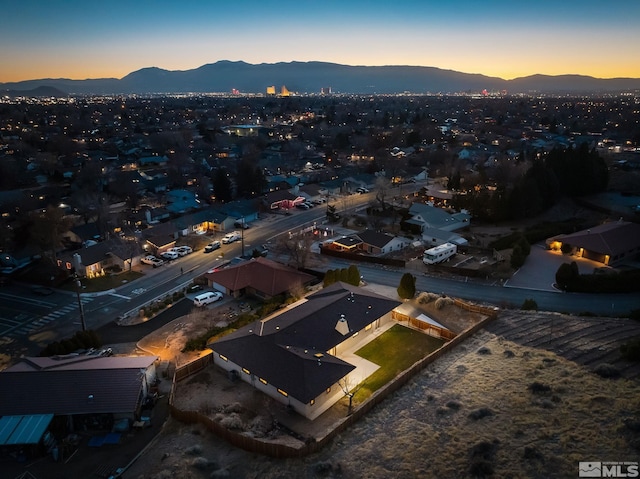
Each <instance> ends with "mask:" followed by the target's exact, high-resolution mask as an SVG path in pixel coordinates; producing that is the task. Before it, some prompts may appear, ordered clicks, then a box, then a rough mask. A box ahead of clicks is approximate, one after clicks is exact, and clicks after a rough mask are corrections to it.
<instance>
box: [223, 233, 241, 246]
mask: <svg viewBox="0 0 640 479" xmlns="http://www.w3.org/2000/svg"><path fill="white" fill-rule="evenodd" d="M239 239H240V233H238V232H237V231H234V232H233V233H227V234H226V235H224V237H223V238H222V244H229V243H233V242H234V241H238V240H239Z"/></svg>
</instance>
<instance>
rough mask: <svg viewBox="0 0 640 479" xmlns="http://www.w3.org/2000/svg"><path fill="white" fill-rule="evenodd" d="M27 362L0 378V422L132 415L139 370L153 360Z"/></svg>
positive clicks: (139, 387) (85, 358) (81, 358)
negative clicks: (62, 416) (51, 416)
mask: <svg viewBox="0 0 640 479" xmlns="http://www.w3.org/2000/svg"><path fill="white" fill-rule="evenodd" d="M27 359H28V360H27V361H25V362H22V363H18V364H16V365H15V366H13V367H11V368H8V369H6V370H5V371H3V372H1V373H0V391H3V393H2V394H0V416H15V415H25V414H56V415H60V414H90V413H118V412H119V413H132V412H135V411H136V408H137V405H138V401H139V399H140V392H141V390H142V381H143V378H142V374H141V370H142V371H144V370H146V368H148V367H149V366H150V365H151V364H153V362H154V361H155V360H156V359H157V358H156V357H155V356H147V357H142V358H114V357H91V356H77V357H76V358H72V359H69V360H61V361H60V364H59V366H56V363H55V361H56V360H55V359H52V358H27ZM128 359H131V360H130V361H128ZM29 360H33V361H29ZM40 360H42V361H40ZM7 392H10V393H7Z"/></svg>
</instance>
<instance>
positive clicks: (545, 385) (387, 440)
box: [124, 310, 640, 479]
mask: <svg viewBox="0 0 640 479" xmlns="http://www.w3.org/2000/svg"><path fill="white" fill-rule="evenodd" d="M432 312H433V316H432V317H434V319H442V320H443V321H446V319H443V318H438V316H437V311H435V310H434V311H432ZM450 312H451V311H450ZM430 314H431V313H430ZM194 323H200V326H199V328H200V329H205V328H206V327H207V326H208V324H209V323H210V319H207V318H206V315H204V316H203V317H202V318H201V319H200V320H195V318H190V319H187V318H185V320H184V321H183V320H179V321H178V323H177V324H173V325H167V326H165V328H163V329H166V331H162V330H160V331H158V332H157V333H156V335H157V337H155V338H154V337H151V338H147V339H145V340H144V341H142V342H141V343H140V345H141V346H143V347H145V349H146V348H147V347H149V346H151V347H153V345H154V344H156V345H159V344H160V343H161V342H163V341H164V342H166V344H168V345H173V347H174V348H178V347H180V343H181V342H183V341H184V340H185V339H184V338H186V337H187V336H188V335H190V334H192V333H193V332H194V331H196V330H197V329H198V326H195V325H194ZM187 324H188V326H187ZM154 336H155V335H154ZM634 336H640V323H637V322H632V321H628V320H621V319H610V318H580V317H572V316H565V315H559V314H552V313H538V312H524V311H513V310H505V311H501V312H500V314H499V317H498V319H497V320H495V321H494V322H493V323H491V324H490V325H489V326H488V327H487V328H485V329H484V330H482V331H480V332H479V333H477V334H476V335H474V336H473V337H472V338H471V339H469V340H467V341H466V342H465V343H463V344H462V345H461V346H459V347H457V348H456V349H455V350H454V351H453V352H451V353H450V354H448V355H446V356H444V357H442V358H440V359H438V360H437V361H435V362H434V363H433V364H431V365H430V366H428V367H427V368H426V369H425V370H423V371H422V372H421V373H420V374H418V375H417V376H416V377H415V378H414V379H413V380H412V381H410V382H409V383H408V384H407V385H406V386H405V387H403V388H402V389H401V390H399V391H398V392H397V393H395V394H393V395H392V396H390V397H389V398H388V399H387V400H385V401H384V402H383V403H382V404H380V405H379V406H378V407H376V408H375V409H374V410H373V411H372V412H371V414H370V415H369V416H367V417H366V419H364V420H362V421H360V422H359V423H357V424H356V425H355V426H353V427H352V428H350V429H348V430H347V431H345V432H344V433H343V434H341V435H340V436H339V437H338V438H337V439H335V440H334V441H332V442H331V443H330V444H329V445H328V446H327V447H326V448H324V449H323V450H322V451H320V452H319V453H317V454H314V455H311V456H308V457H305V458H300V459H286V460H277V459H273V458H269V457H263V456H259V455H256V454H252V453H248V452H245V451H242V450H239V449H236V448H234V447H231V446H230V445H229V444H228V443H226V442H225V441H223V440H221V439H219V438H217V437H216V436H214V435H212V434H211V433H209V432H208V431H207V430H205V429H204V428H203V427H202V426H197V425H185V424H182V423H180V422H178V421H176V420H174V419H171V418H169V419H168V420H167V422H166V424H165V427H164V429H163V432H162V433H161V434H160V435H159V436H158V437H157V438H156V440H155V441H154V442H153V443H152V445H151V447H150V448H149V449H148V450H147V452H146V453H145V454H144V455H142V457H141V458H140V459H138V460H137V461H136V462H135V463H134V464H133V465H132V466H131V468H130V469H128V470H127V471H126V472H125V474H124V477H125V478H126V479H134V478H135V479H151V478H172V477H180V478H194V479H196V478H210V477H233V478H285V477H286V478H289V477H295V478H303V477H309V478H315V477H318V478H321V477H344V478H388V477H394V478H415V477H438V478H460V477H496V478H497V477H500V478H505V477H513V478H520V477H534V478H554V477H557V478H564V477H577V475H578V472H577V471H578V462H579V461H637V460H638V458H640V394H639V393H640V387H639V383H638V379H637V378H638V377H640V373H639V367H638V365H637V364H629V363H625V362H623V361H621V359H620V355H619V345H620V344H621V343H622V342H624V341H625V340H626V339H628V338H630V337H634ZM180 338H182V339H180ZM174 353H175V350H174ZM174 353H169V354H168V355H171V354H174ZM174 355H175V354H174ZM187 359H188V358H187V357H181V359H180V360H187ZM594 371H599V372H600V373H601V374H603V375H604V376H614V377H607V378H605V377H602V376H601V375H598V374H596V373H595V372H594ZM217 374H219V373H216V372H215V371H213V370H205V371H203V372H202V373H198V374H196V375H195V376H192V377H191V378H189V379H187V380H185V381H184V383H185V384H184V385H181V388H182V391H183V393H184V394H183V398H182V399H181V400H182V401H187V402H188V403H191V404H195V405H196V406H199V407H201V408H207V407H209V408H210V409H211V413H212V414H219V413H220V412H219V411H215V410H214V409H215V407H217V406H216V405H215V404H212V403H211V398H210V390H209V389H208V386H207V385H208V384H210V383H211V382H216V383H218V385H219V384H220V383H222V382H224V381H228V380H227V378H226V377H224V376H223V375H217ZM187 383H188V384H187ZM224 384H225V386H224V388H226V393H227V394H228V396H227V398H226V400H227V401H228V409H227V410H226V411H222V412H223V413H224V414H223V416H224V417H225V418H229V417H233V418H234V419H233V420H234V421H240V422H241V423H242V422H244V424H241V426H242V427H244V428H245V430H248V431H252V433H254V434H259V433H263V434H265V435H269V434H271V435H272V436H273V439H275V440H283V441H295V438H292V437H291V436H289V437H287V434H286V432H283V431H272V430H270V428H269V422H268V421H265V420H264V417H277V416H279V415H280V414H281V413H282V411H280V410H279V409H278V408H279V405H277V404H274V403H273V402H272V401H270V400H267V399H265V398H264V397H260V396H257V395H255V394H253V393H242V394H248V395H247V396H242V395H239V393H238V391H234V390H233V388H232V387H231V386H230V384H231V383H230V382H225V383H224ZM241 403H245V404H251V405H252V409H260V408H261V409H262V410H264V411H266V413H265V415H264V416H263V418H262V419H256V416H253V417H249V416H243V414H241V413H240V411H241V408H240V407H239V404H241ZM341 408H342V409H341ZM234 411H235V412H234ZM345 412H346V407H345V406H344V405H341V406H338V407H337V408H336V409H335V410H334V411H333V412H332V413H331V414H333V415H334V416H335V417H331V418H329V419H324V418H323V420H326V421H327V423H330V422H331V421H333V420H336V419H337V418H338V417H339V416H341V415H342V414H344V413H345ZM234 414H235V416H233V415H234ZM278 438H279V439H278Z"/></svg>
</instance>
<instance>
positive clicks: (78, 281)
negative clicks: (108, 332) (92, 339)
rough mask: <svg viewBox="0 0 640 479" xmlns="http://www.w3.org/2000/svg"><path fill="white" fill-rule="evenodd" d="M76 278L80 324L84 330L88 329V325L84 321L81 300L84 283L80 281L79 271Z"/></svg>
mask: <svg viewBox="0 0 640 479" xmlns="http://www.w3.org/2000/svg"><path fill="white" fill-rule="evenodd" d="M74 276H75V280H76V296H77V298H78V309H80V324H81V325H82V331H86V330H87V325H86V323H85V322H84V308H83V307H82V301H81V300H80V288H81V287H82V283H81V282H80V278H79V277H78V275H77V273H76V274H75V275H74Z"/></svg>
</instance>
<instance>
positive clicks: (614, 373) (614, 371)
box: [593, 363, 620, 379]
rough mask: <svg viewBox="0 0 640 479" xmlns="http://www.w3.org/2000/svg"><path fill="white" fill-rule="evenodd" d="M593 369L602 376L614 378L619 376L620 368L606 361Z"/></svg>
mask: <svg viewBox="0 0 640 479" xmlns="http://www.w3.org/2000/svg"><path fill="white" fill-rule="evenodd" d="M593 371H594V372H595V373H596V374H597V375H598V376H600V377H602V378H609V379H614V378H617V377H619V376H620V370H618V368H616V367H615V366H613V365H611V364H608V363H602V364H598V365H597V366H596V367H595V369H594V370H593Z"/></svg>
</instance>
